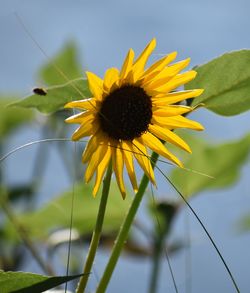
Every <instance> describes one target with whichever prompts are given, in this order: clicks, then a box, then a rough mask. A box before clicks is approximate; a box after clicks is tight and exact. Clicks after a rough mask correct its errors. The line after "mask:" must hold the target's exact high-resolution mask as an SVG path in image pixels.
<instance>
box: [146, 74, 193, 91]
mask: <svg viewBox="0 0 250 293" xmlns="http://www.w3.org/2000/svg"><path fill="white" fill-rule="evenodd" d="M196 74H197V73H196V71H194V70H190V71H188V72H185V73H181V74H178V75H176V76H174V77H173V78H172V79H170V80H169V81H168V82H163V83H162V84H161V85H160V86H159V87H155V88H154V89H156V91H157V92H169V91H172V90H173V89H175V88H177V87H179V86H180V85H184V84H186V83H187V82H189V81H190V80H192V79H194V78H195V76H196ZM151 88H152V87H151Z"/></svg>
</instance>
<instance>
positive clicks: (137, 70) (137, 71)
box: [133, 39, 156, 82]
mask: <svg viewBox="0 0 250 293" xmlns="http://www.w3.org/2000/svg"><path fill="white" fill-rule="evenodd" d="M155 46H156V39H153V40H152V41H151V42H150V43H149V44H148V45H147V46H146V48H145V49H144V50H143V52H142V53H141V55H140V56H139V57H138V58H137V59H136V61H135V63H134V65H133V78H134V82H136V81H137V79H138V78H139V77H140V76H141V75H142V74H143V71H144V67H145V65H146V62H147V61H148V58H149V56H150V55H151V53H152V52H153V50H154V48H155Z"/></svg>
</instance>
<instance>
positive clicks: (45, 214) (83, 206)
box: [18, 183, 131, 239]
mask: <svg viewBox="0 0 250 293" xmlns="http://www.w3.org/2000/svg"><path fill="white" fill-rule="evenodd" d="M92 189H93V188H92V185H90V184H84V183H79V184H77V185H75V186H74V191H73V189H70V190H69V191H66V192H64V193H63V194H62V195H60V196H58V197H56V198H54V199H52V200H51V201H50V202H49V203H48V204H47V205H45V206H44V207H42V208H40V209H37V210H34V211H32V212H28V213H27V212H26V213H25V214H23V215H21V214H20V215H18V219H19V221H20V223H21V224H22V225H23V226H24V227H25V228H26V230H27V231H28V232H29V235H31V236H32V237H37V238H40V239H41V238H43V239H46V238H47V237H48V235H49V233H50V232H52V231H54V230H56V229H62V228H66V227H69V223H70V210H69V208H70V207H71V201H72V196H73V192H74V222H73V228H77V230H78V231H79V233H80V234H81V235H83V236H84V235H89V234H91V232H92V231H93V228H94V225H95V221H96V215H97V211H98V207H99V202H100V198H101V197H100V195H99V196H97V197H96V198H95V199H94V198H93V196H92ZM130 202H131V197H130V196H127V198H126V200H124V201H121V200H120V196H119V190H118V188H117V186H116V185H115V184H112V186H111V190H110V194H109V198H108V204H107V211H106V217H105V221H104V225H103V233H104V234H109V233H111V232H116V231H118V229H119V228H120V225H121V223H122V220H123V218H124V216H125V214H126V211H127V210H128V207H129V204H130Z"/></svg>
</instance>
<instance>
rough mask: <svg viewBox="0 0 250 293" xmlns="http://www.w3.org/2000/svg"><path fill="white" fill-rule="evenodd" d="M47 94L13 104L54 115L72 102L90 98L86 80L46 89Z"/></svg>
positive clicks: (13, 104) (30, 97)
mask: <svg viewBox="0 0 250 293" xmlns="http://www.w3.org/2000/svg"><path fill="white" fill-rule="evenodd" d="M45 90H46V92H47V94H46V95H44V96H41V95H37V94H33V95H31V96H28V97H26V98H24V99H23V100H19V101H17V102H14V103H12V104H11V106H19V107H24V108H36V109H37V110H39V111H40V112H42V113H46V114H49V113H53V112H56V111H58V110H60V109H63V106H64V105H65V104H66V103H67V102H70V101H72V100H81V99H84V98H88V97H90V93H89V89H88V83H87V80H86V79H83V78H80V79H75V80H71V81H70V82H67V83H65V84H62V85H58V86H52V87H49V88H45Z"/></svg>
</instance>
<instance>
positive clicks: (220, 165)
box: [170, 135, 250, 196]
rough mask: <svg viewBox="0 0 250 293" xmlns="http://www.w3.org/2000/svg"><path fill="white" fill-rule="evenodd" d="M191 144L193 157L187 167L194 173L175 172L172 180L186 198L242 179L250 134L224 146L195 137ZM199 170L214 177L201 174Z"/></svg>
mask: <svg viewBox="0 0 250 293" xmlns="http://www.w3.org/2000/svg"><path fill="white" fill-rule="evenodd" d="M190 144H191V148H192V150H193V154H192V155H188V159H187V160H186V161H185V167H186V168H188V169H190V170H194V172H191V171H187V170H182V169H175V170H174V171H173V172H172V173H171V177H170V178H171V180H172V181H173V183H174V184H175V185H176V186H177V187H178V189H179V190H180V191H182V193H183V194H184V195H185V196H192V195H195V194H197V193H198V192H201V191H204V190H206V189H210V188H223V187H227V186H229V185H231V184H233V183H234V182H235V181H236V180H237V179H238V177H239V171H240V167H241V166H242V165H243V163H244V162H245V161H246V159H247V156H248V154H249V153H250V135H247V136H245V137H244V138H242V139H240V140H238V141H233V142H229V143H225V144H221V145H207V144H206V143H205V142H201V141H199V140H197V139H194V138H193V139H192V140H191V141H190ZM195 171H198V172H201V173H204V174H208V175H210V176H212V177H213V178H210V177H207V176H205V175H201V174H197V173H195Z"/></svg>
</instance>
